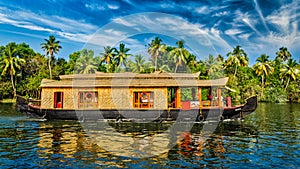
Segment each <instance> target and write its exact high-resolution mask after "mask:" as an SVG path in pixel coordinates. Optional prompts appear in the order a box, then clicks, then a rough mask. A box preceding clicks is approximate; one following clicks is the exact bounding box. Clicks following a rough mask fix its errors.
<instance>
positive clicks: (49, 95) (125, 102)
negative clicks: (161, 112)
mask: <svg viewBox="0 0 300 169" xmlns="http://www.w3.org/2000/svg"><path fill="white" fill-rule="evenodd" d="M84 91H98V103H99V107H98V108H101V109H131V108H133V105H132V102H133V92H135V91H137V92H139V91H149V92H154V109H166V108H167V89H166V88H97V89H95V88H43V90H42V103H41V108H43V109H53V107H54V92H63V109H77V108H78V93H79V92H84Z"/></svg>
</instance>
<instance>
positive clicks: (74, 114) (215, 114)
mask: <svg viewBox="0 0 300 169" xmlns="http://www.w3.org/2000/svg"><path fill="white" fill-rule="evenodd" d="M21 107H23V108H25V109H20V111H22V112H25V113H26V114H29V115H31V116H36V117H39V118H46V119H60V120H80V121H83V120H104V119H112V120H120V119H122V120H125V119H126V120H133V121H135V120H137V121H140V120H141V121H162V120H176V121H203V120H210V119H212V120H224V119H236V118H244V116H246V115H248V114H250V113H252V112H253V111H254V110H255V109H256V107H257V98H256V96H254V97H251V98H249V99H247V102H246V103H245V104H244V105H241V106H236V107H223V108H222V107H221V108H220V107H209V108H198V109H189V110H182V109H167V110H154V109H141V110H132V109H128V110H111V109H99V110H66V109H39V108H38V107H35V106H33V105H29V106H28V107H26V106H21Z"/></svg>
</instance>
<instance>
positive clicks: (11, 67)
mask: <svg viewBox="0 0 300 169" xmlns="http://www.w3.org/2000/svg"><path fill="white" fill-rule="evenodd" d="M2 57H3V58H2V60H1V64H3V65H4V68H3V70H2V76H4V75H5V74H6V72H7V71H9V74H10V80H11V84H12V87H13V92H14V97H16V95H17V90H16V87H15V81H14V76H15V74H16V69H20V68H21V64H24V63H25V62H26V61H25V60H24V59H22V58H19V57H18V50H17V45H16V44H15V43H9V44H7V45H6V47H5V49H4V51H3V53H2Z"/></svg>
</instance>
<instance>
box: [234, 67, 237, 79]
mask: <svg viewBox="0 0 300 169" xmlns="http://www.w3.org/2000/svg"><path fill="white" fill-rule="evenodd" d="M236 71H237V64H235V69H234V74H233V76H234V77H235V75H236Z"/></svg>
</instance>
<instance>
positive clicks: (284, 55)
mask: <svg viewBox="0 0 300 169" xmlns="http://www.w3.org/2000/svg"><path fill="white" fill-rule="evenodd" d="M276 55H277V56H276V58H278V59H279V60H280V61H281V62H284V61H286V60H288V59H290V58H291V53H290V52H289V51H288V49H287V48H286V47H281V48H279V51H278V52H276Z"/></svg>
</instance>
